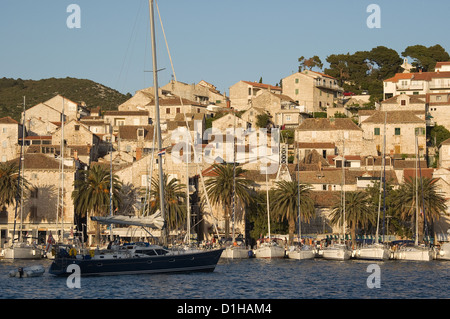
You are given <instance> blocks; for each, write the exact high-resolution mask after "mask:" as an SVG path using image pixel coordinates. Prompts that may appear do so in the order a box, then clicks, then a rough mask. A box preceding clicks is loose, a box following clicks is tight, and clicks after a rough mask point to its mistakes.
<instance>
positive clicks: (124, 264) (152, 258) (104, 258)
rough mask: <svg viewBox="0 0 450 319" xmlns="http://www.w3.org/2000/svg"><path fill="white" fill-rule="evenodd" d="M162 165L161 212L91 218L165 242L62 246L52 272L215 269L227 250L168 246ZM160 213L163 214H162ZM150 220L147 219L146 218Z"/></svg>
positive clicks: (208, 270)
mask: <svg viewBox="0 0 450 319" xmlns="http://www.w3.org/2000/svg"><path fill="white" fill-rule="evenodd" d="M153 3H154V0H149V7H150V22H151V23H150V25H151V31H152V32H151V36H152V53H153V70H154V72H153V80H154V89H155V111H156V112H155V115H156V116H155V117H156V123H155V125H156V129H157V135H158V149H159V152H158V157H159V158H158V159H159V161H158V162H159V163H162V155H163V154H162V153H163V152H162V138H161V125H160V116H159V97H158V76H157V70H158V69H157V64H156V41H155V30H154V28H155V26H154V12H153V11H154V10H153V5H154V4H153ZM158 166H159V187H160V194H161V196H160V201H161V203H160V207H161V211H160V212H159V213H156V214H154V215H152V216H148V217H141V218H138V217H135V218H133V217H126V216H125V217H124V216H122V217H121V216H116V217H114V216H108V217H96V216H92V217H91V219H92V220H95V221H98V222H101V223H105V224H121V225H124V224H128V225H139V226H141V227H148V228H153V229H160V231H161V240H162V245H150V244H148V243H134V244H132V245H120V246H115V247H112V248H113V249H111V250H107V251H100V250H99V251H93V252H90V254H77V253H72V254H69V253H68V252H67V249H61V250H59V251H58V252H57V255H56V258H55V260H54V261H53V263H52V264H51V266H50V270H49V273H50V274H52V275H56V276H68V275H69V273H71V271H70V270H69V272H68V270H67V268H68V267H69V266H71V267H72V265H77V266H78V267H79V268H80V273H81V275H82V276H87V275H118V274H144V273H147V274H154V273H172V272H194V271H206V272H211V271H214V269H215V267H216V265H217V263H218V261H219V258H220V255H221V254H222V251H223V249H222V248H219V249H208V250H207V249H205V250H190V249H187V250H185V249H180V250H177V249H168V248H166V246H167V235H166V233H167V228H166V221H165V218H166V215H165V207H164V204H165V200H164V187H163V185H164V184H163V183H164V182H163V181H164V178H163V168H162V166H163V165H158ZM159 214H160V215H159ZM143 219H146V220H143Z"/></svg>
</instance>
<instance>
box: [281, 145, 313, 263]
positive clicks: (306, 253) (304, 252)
mask: <svg viewBox="0 0 450 319" xmlns="http://www.w3.org/2000/svg"><path fill="white" fill-rule="evenodd" d="M297 163H298V168H297V183H298V185H297V201H298V208H297V209H298V214H297V220H298V240H299V242H298V246H291V247H289V250H288V251H287V255H288V257H289V258H290V259H298V260H304V259H313V258H314V257H315V256H316V251H315V249H314V248H313V247H311V246H309V245H302V244H301V238H302V222H301V215H300V210H301V207H300V162H299V156H298V151H297Z"/></svg>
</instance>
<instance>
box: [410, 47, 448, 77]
mask: <svg viewBox="0 0 450 319" xmlns="http://www.w3.org/2000/svg"><path fill="white" fill-rule="evenodd" d="M402 56H404V57H411V58H412V59H413V61H412V63H411V64H412V66H413V67H414V69H415V71H418V70H419V69H420V70H422V71H424V72H427V71H429V72H431V71H434V67H435V66H436V62H444V61H449V60H450V55H449V54H448V53H447V51H445V49H444V48H443V47H442V46H441V45H439V44H436V45H433V46H429V47H426V46H424V45H420V44H416V45H411V46H408V47H407V48H406V49H405V51H403V52H402Z"/></svg>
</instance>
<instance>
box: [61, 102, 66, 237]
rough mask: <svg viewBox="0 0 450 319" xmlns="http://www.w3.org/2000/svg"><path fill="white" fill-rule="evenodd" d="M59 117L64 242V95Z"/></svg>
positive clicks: (62, 235)
mask: <svg viewBox="0 0 450 319" xmlns="http://www.w3.org/2000/svg"><path fill="white" fill-rule="evenodd" d="M61 116H62V118H61V238H62V239H61V242H62V243H63V242H64V121H65V115H64V97H63V99H62V115H61Z"/></svg>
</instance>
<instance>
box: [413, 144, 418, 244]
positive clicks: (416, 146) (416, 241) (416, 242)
mask: <svg viewBox="0 0 450 319" xmlns="http://www.w3.org/2000/svg"><path fill="white" fill-rule="evenodd" d="M415 137H416V143H415V149H416V165H415V166H416V180H415V183H416V185H415V187H416V200H415V202H416V238H415V241H414V244H415V245H416V246H417V245H418V244H419V183H418V180H417V162H418V157H417V155H418V150H419V147H418V145H417V135H416V136H415Z"/></svg>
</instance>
